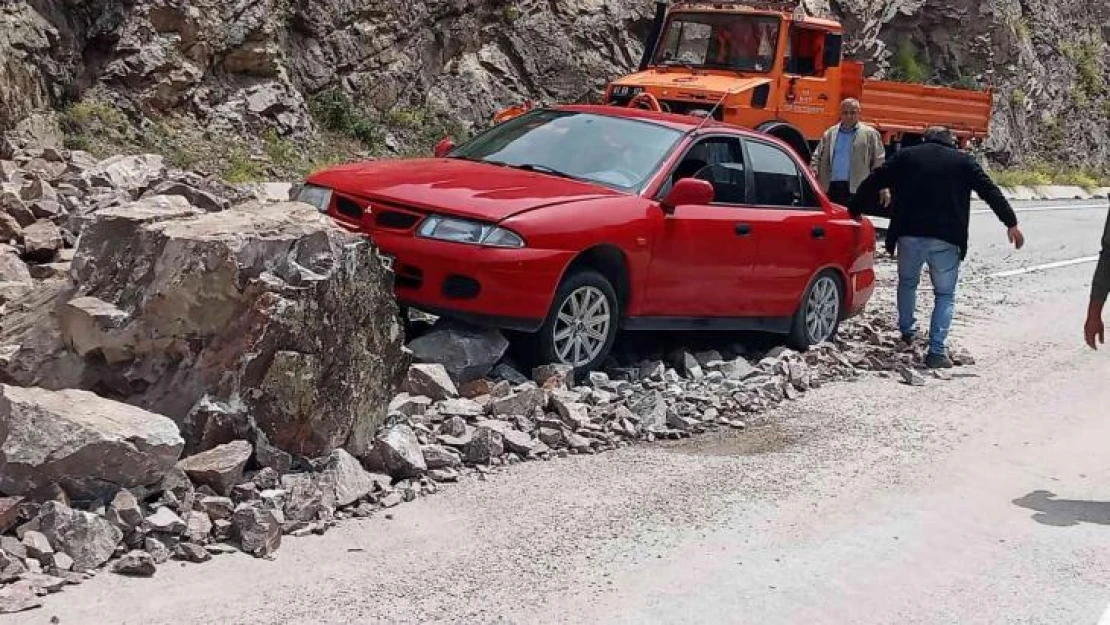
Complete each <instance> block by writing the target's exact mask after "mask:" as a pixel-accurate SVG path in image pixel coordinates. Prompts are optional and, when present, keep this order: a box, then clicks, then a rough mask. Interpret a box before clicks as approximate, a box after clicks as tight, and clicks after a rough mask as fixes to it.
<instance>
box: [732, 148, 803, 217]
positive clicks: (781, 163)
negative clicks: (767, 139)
mask: <svg viewBox="0 0 1110 625" xmlns="http://www.w3.org/2000/svg"><path fill="white" fill-rule="evenodd" d="M747 145H748V156H749V158H751V169H752V178H753V184H754V185H755V189H754V191H755V203H756V204H757V205H759V206H781V207H783V208H797V209H805V208H819V206H820V205H819V204H818V202H817V196H816V194H815V193H814V192H813V189H812V188H811V187H810V185H809V181H808V180H806V179H805V177H804V176H803V175H802V172H801V171H800V170H799V169H798V165H797V164H796V163H795V162H794V159H792V158H790V156H789V155H788V154H787V153H786V152H785V151H784V150H782V149H781V148H779V147H777V146H773V145H771V144H769V143H763V142H761V141H748V142H747Z"/></svg>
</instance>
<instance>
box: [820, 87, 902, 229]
mask: <svg viewBox="0 0 1110 625" xmlns="http://www.w3.org/2000/svg"><path fill="white" fill-rule="evenodd" d="M885 161H886V148H885V147H884V146H883V138H882V136H881V135H880V134H879V131H878V130H875V128H874V127H872V126H870V125H868V124H865V123H863V122H861V121H860V103H859V100H856V99H855V98H848V99H846V100H844V101H843V102H841V104H840V123H838V124H836V125H835V126H833V127H831V128H829V129H828V130H826V131H825V134H824V135H823V136H822V137H821V142H820V143H818V145H817V149H816V150H815V151H814V152H813V159H812V163H811V165H812V167H813V170H814V171H815V172H816V173H817V179H818V180H819V181H820V182H821V187H822V188H823V189H824V190H825V193H827V194H828V196H829V199H830V200H832V201H833V202H835V203H837V204H840V205H842V206H847V205H848V204H849V203H850V202H851V201H852V196H853V195H855V193H856V191H857V190H858V189H859V185H860V183H861V182H863V179H864V178H866V177H867V176H868V174H870V173H871V172H872V171H873V170H874V169H875V168H877V167H879V166H880V165H882V164H883V163H884V162H885ZM879 202H880V204H881V205H882V206H883V207H884V208H886V207H888V206H889V205H890V191H889V190H887V189H884V190H883V191H882V192H881V193H880V195H879Z"/></svg>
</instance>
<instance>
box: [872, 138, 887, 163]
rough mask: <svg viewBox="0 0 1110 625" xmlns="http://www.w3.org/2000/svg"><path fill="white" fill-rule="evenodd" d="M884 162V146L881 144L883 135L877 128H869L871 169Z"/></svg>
mask: <svg viewBox="0 0 1110 625" xmlns="http://www.w3.org/2000/svg"><path fill="white" fill-rule="evenodd" d="M885 162H886V147H885V146H884V145H883V136H882V135H881V134H879V131H878V130H875V129H872V130H871V169H875V168H877V167H879V166H880V165H882V164H883V163H885Z"/></svg>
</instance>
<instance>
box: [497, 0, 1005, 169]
mask: <svg viewBox="0 0 1110 625" xmlns="http://www.w3.org/2000/svg"><path fill="white" fill-rule="evenodd" d="M843 41H844V29H843V28H842V27H841V25H840V23H839V22H837V21H834V20H829V19H822V18H818V17H812V16H809V15H807V14H806V13H805V12H804V11H803V10H802V8H801V7H800V5H799V4H798V3H797V2H782V1H768V2H759V1H757V0H752V1H748V2H676V3H673V4H672V3H670V2H665V1H659V2H657V3H656V13H655V21H654V23H653V25H652V29H651V32H650V34H649V35H648V38H647V41H646V42H645V46H644V56H643V58H642V59H641V61H640V66H639V68H638V71H637V72H636V73H633V74H631V75H628V76H624V77H622V78H619V79H617V80H614V81H612V83H610V84H609V85H608V86H607V88H606V90H605V95H604V97H603V103H605V104H610V105H614V106H638V107H643V108H650V109H655V110H661V111H669V112H674V113H683V114H691V115H708V116H711V117H713V118H715V119H717V120H721V121H724V122H727V123H731V124H736V125H738V126H743V127H746V128H752V129H755V130H758V131H762V132H765V133H767V134H770V135H774V136H776V137H778V138H780V139H782V140H784V141H786V142H787V143H788V144H790V145H791V146H793V147H794V149H795V150H796V151H797V152H798V153H799V155H800V156H801V157H802V158H804V159H806V160H807V161H808V160H809V158H810V155H811V153H812V150H813V149H814V148H815V147H816V145H817V143H818V141H819V140H820V139H821V135H822V134H823V133H824V131H825V130H826V129H827V128H829V127H830V126H832V125H833V124H835V123H837V120H838V119H839V114H840V113H839V111H840V103H841V102H842V101H843V100H845V99H847V98H855V99H857V100H859V101H860V103H861V105H862V108H863V114H862V118H863V121H865V122H867V123H868V124H871V125H872V126H874V127H876V128H877V129H878V130H879V132H880V133H882V136H883V140H884V143H885V144H886V145H887V146H888V151H893V150H896V149H898V147H900V146H909V145H912V144H914V143H917V142H919V141H920V140H921V135H922V134H923V133H924V131H925V129H926V128H927V127H929V126H932V125H944V126H948V127H949V128H950V129H951V130H952V131H953V132H954V133H955V135H956V136H957V137H958V139H959V141H960V144H961V147H966V145H967V144H968V142H971V141H979V140H982V139H983V138H984V137H986V135H987V130H988V126H989V124H990V118H991V107H992V104H993V92H992V91H991V90H989V89H988V90H984V91H973V90H965V89H951V88H946V87H934V86H927V85H918V84H908V83H900V82H889V81H882V80H871V79H867V78H864V75H863V73H864V67H863V63H862V62H859V61H853V60H848V59H845V58H844V56H843ZM530 107H531V104H530V103H526V104H525V105H523V106H516V107H512V108H510V109H506V110H504V111H501V112H499V113H498V115H497V116H496V117H495V122H500V121H504V120H505V119H507V118H510V117H514V116H516V115H518V114H520V113H521V112H523V111H526V110H528V109H529V108H530Z"/></svg>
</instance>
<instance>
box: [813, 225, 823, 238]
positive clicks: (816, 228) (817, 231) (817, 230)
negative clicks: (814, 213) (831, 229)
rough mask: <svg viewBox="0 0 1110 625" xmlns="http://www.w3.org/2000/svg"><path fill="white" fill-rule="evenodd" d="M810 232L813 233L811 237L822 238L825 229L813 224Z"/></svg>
mask: <svg viewBox="0 0 1110 625" xmlns="http://www.w3.org/2000/svg"><path fill="white" fill-rule="evenodd" d="M810 234H811V235H813V238H815V239H824V238H825V229H824V228H822V227H821V226H814V227H813V230H811V231H810Z"/></svg>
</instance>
